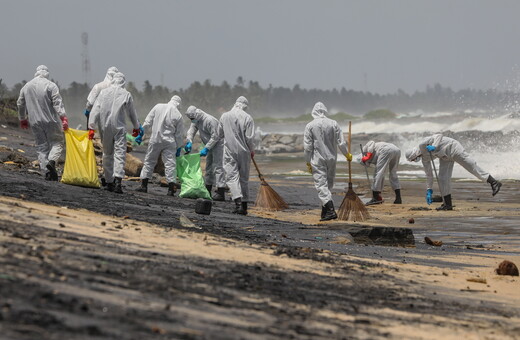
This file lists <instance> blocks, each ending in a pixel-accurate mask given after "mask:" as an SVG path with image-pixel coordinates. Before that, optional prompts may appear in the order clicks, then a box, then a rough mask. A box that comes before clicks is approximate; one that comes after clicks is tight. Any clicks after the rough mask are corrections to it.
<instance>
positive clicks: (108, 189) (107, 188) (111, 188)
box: [105, 183, 116, 192]
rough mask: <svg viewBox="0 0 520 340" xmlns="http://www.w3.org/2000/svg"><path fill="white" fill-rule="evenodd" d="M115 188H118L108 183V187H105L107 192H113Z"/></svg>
mask: <svg viewBox="0 0 520 340" xmlns="http://www.w3.org/2000/svg"><path fill="white" fill-rule="evenodd" d="M115 187H116V186H115V184H114V183H106V185H105V190H107V191H110V192H113V191H114V188H115Z"/></svg>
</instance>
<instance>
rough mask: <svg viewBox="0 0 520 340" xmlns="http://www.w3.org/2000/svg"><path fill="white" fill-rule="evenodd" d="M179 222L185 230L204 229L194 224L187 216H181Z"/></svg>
mask: <svg viewBox="0 0 520 340" xmlns="http://www.w3.org/2000/svg"><path fill="white" fill-rule="evenodd" d="M179 222H180V223H181V226H183V227H184V228H195V229H202V228H201V227H199V226H198V225H196V224H195V223H193V222H192V221H191V220H190V219H189V218H187V217H186V215H184V214H181V216H180V217H179Z"/></svg>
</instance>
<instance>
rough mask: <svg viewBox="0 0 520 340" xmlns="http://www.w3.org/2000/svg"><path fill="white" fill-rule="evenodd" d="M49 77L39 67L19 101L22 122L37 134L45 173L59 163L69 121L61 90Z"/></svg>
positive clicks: (39, 157)
mask: <svg viewBox="0 0 520 340" xmlns="http://www.w3.org/2000/svg"><path fill="white" fill-rule="evenodd" d="M48 77H49V71H48V69H47V67H46V66H45V65H40V66H38V68H37V69H36V74H35V75H34V78H33V79H32V80H30V81H29V82H28V83H27V84H25V85H24V87H22V89H21V90H20V96H19V97H18V101H17V105H18V115H19V119H20V121H24V120H28V121H29V126H30V127H31V130H32V132H33V134H34V138H35V140H36V151H37V153H38V161H39V163H40V169H41V171H42V172H45V171H46V170H45V169H46V167H47V164H48V163H49V161H54V162H57V161H58V159H59V158H60V155H61V153H62V152H63V141H64V138H63V127H62V122H61V119H63V118H66V117H67V116H66V113H65V108H64V107H63V101H62V98H61V95H60V90H59V89H58V86H57V85H56V84H54V83H53V82H52V81H50V80H48V79H47V78H48Z"/></svg>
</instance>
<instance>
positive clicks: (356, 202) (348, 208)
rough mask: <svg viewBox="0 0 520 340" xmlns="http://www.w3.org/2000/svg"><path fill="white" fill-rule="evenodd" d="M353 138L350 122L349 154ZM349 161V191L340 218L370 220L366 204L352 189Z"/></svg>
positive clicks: (349, 162) (342, 203)
mask: <svg viewBox="0 0 520 340" xmlns="http://www.w3.org/2000/svg"><path fill="white" fill-rule="evenodd" d="M351 136H352V122H348V145H347V146H348V153H350V144H351ZM347 161H348V190H347V193H346V194H345V197H344V198H343V202H341V206H340V207H339V209H338V218H339V219H340V220H343V221H348V220H349V219H350V220H352V221H354V222H359V221H364V220H366V219H369V218H370V215H369V214H368V210H367V208H366V207H365V204H364V203H363V201H361V199H360V198H359V197H358V195H357V194H356V193H355V192H354V189H352V164H351V163H352V161H351V160H350V161H349V160H347Z"/></svg>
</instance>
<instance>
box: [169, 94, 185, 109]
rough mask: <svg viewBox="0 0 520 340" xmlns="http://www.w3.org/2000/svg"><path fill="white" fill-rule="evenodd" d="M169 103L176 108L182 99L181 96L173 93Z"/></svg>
mask: <svg viewBox="0 0 520 340" xmlns="http://www.w3.org/2000/svg"><path fill="white" fill-rule="evenodd" d="M170 103H172V104H173V105H175V107H176V108H178V107H179V106H180V105H181V104H182V99H181V97H179V96H177V95H175V96H173V97H172V99H170Z"/></svg>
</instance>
